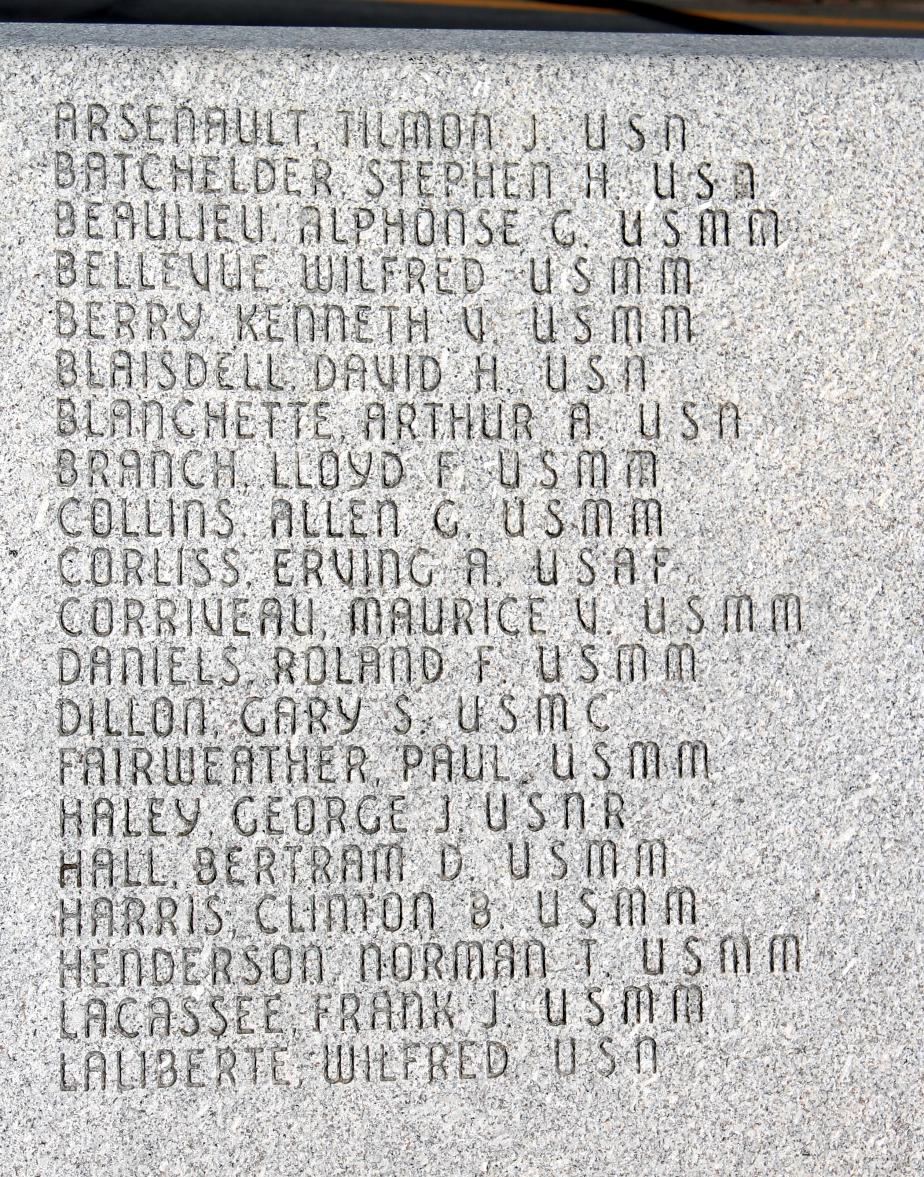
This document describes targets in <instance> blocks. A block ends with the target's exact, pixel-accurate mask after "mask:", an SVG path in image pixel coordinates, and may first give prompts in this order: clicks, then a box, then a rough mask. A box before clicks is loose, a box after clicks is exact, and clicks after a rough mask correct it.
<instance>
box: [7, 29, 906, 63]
mask: <svg viewBox="0 0 924 1177" xmlns="http://www.w3.org/2000/svg"><path fill="white" fill-rule="evenodd" d="M0 46H4V47H11V48H14V47H15V48H29V47H36V48H60V49H67V48H76V47H79V46H87V47H93V46H111V47H119V48H127V49H168V48H190V49H204V50H209V49H233V50H245V51H246V50H251V49H252V50H261V49H297V50H309V51H310V50H317V51H319V52H320V51H325V50H334V51H340V52H366V53H376V52H399V53H400V52H406V53H419V52H421V51H426V52H428V53H472V52H474V53H498V54H504V53H527V54H544V53H552V54H557V55H562V54H594V55H596V54H603V55H610V56H623V55H643V56H658V57H661V56H676V55H684V56H689V55H693V56H697V55H699V56H709V57H793V56H797V57H812V58H828V59H854V58H871V59H875V58H879V59H883V60H903V59H912V60H915V59H919V58H924V38H919V37H787V36H784V37H776V36H738V35H734V36H714V35H702V36H700V35H691V34H688V33H598V32H557V31H548V30H498V29H404V28H324V27H289V26H251V25H168V24H164V25H143V24H123V25H107V24H71V23H61V24H50V23H38V22H31V21H23V22H13V23H3V22H0Z"/></svg>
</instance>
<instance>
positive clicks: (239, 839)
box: [48, 97, 811, 1093]
mask: <svg viewBox="0 0 924 1177" xmlns="http://www.w3.org/2000/svg"><path fill="white" fill-rule="evenodd" d="M48 121H49V141H50V150H49V161H50V177H51V186H52V188H53V194H52V198H51V200H50V202H49V208H50V214H49V228H50V233H51V236H52V237H53V242H54V244H53V251H52V252H51V255H50V259H51V268H50V276H51V282H50V288H51V290H52V300H53V305H52V306H51V307H50V322H51V324H52V331H53V336H54V374H55V382H56V389H55V403H56V408H55V417H54V432H55V436H54V443H55V461H54V478H55V508H54V509H55V512H56V519H55V535H56V544H57V552H56V556H57V583H56V584H55V586H54V593H53V596H54V601H53V609H54V615H55V618H56V622H55V624H56V627H57V636H58V649H57V660H56V666H55V667H54V674H55V685H56V695H57V710H56V715H55V718H54V723H55V725H56V733H57V735H56V745H57V746H56V750H55V762H54V765H53V768H52V769H51V771H52V772H53V773H54V780H55V796H56V805H55V816H54V820H55V822H56V833H57V836H58V839H59V854H58V857H57V860H56V863H55V871H56V877H55V880H54V883H55V886H56V889H57V894H56V898H55V917H56V921H55V926H56V935H57V939H58V951H59V959H58V962H57V984H58V995H57V999H58V1006H59V1014H58V1032H59V1037H60V1072H59V1076H58V1081H59V1084H60V1087H61V1088H62V1089H63V1090H66V1091H72V1092H77V1093H79V1092H84V1091H98V1090H106V1091H110V1092H114V1093H115V1092H119V1091H129V1090H137V1089H139V1088H152V1087H156V1088H197V1087H198V1088H208V1087H213V1088H214V1087H218V1088H248V1087H254V1086H261V1087H263V1086H271V1085H279V1086H287V1087H297V1086H302V1085H310V1084H362V1083H399V1082H401V1083H404V1082H407V1083H417V1084H424V1085H426V1084H451V1083H460V1082H465V1081H469V1080H487V1081H491V1082H495V1083H515V1082H517V1081H519V1080H521V1079H522V1078H524V1077H526V1076H530V1075H534V1074H535V1073H536V1072H537V1071H538V1072H544V1073H547V1074H549V1075H550V1076H553V1077H554V1078H555V1079H557V1080H560V1081H561V1082H568V1081H573V1080H574V1078H575V1077H589V1078H592V1079H593V1081H595V1082H601V1083H603V1082H607V1081H619V1080H621V1079H622V1080H625V1079H627V1078H628V1079H632V1078H633V1077H635V1079H636V1080H637V1078H638V1076H640V1075H644V1076H648V1075H657V1073H658V1072H659V1070H661V1069H663V1068H664V1067H666V1066H670V1065H672V1059H673V1056H674V1054H675V1053H676V1047H677V1044H678V1043H681V1042H685V1041H686V1040H687V1039H696V1038H697V1036H699V1035H702V1034H703V1033H705V1032H706V1031H707V1030H708V1026H709V1021H710V1016H711V1014H712V1010H713V1006H714V1004H715V1000H718V999H719V998H720V997H721V994H722V992H723V987H724V991H727V990H729V989H731V988H732V987H735V986H740V985H742V984H751V983H752V982H753V983H755V984H760V985H766V986H774V985H781V984H797V983H798V981H799V978H800V976H801V975H802V973H803V972H804V971H805V970H806V969H807V968H808V966H809V962H808V961H807V960H806V959H805V946H804V944H802V943H801V941H800V937H799V935H798V934H797V932H796V930H794V929H793V928H790V927H789V926H787V925H785V924H784V925H780V926H775V927H772V928H763V927H759V926H755V927H746V928H742V927H734V928H724V929H723V928H713V927H711V926H710V925H709V922H708V919H706V920H705V921H704V916H707V914H708V909H709V896H708V894H701V893H700V890H701V888H699V886H697V887H694V886H693V885H691V884H690V882H689V880H688V878H687V876H686V873H685V871H686V870H687V869H688V859H687V856H686V853H685V849H684V846H683V845H682V844H681V843H678V841H677V839H675V838H673V837H668V836H666V835H665V833H664V831H663V829H661V828H658V826H657V824H656V821H655V819H654V818H653V816H652V809H651V807H650V805H649V804H648V799H649V798H650V797H651V796H652V794H653V792H655V791H657V794H658V796H659V797H660V798H661V804H662V806H665V807H667V808H669V806H670V799H671V796H672V793H675V792H676V793H678V794H679V792H680V791H682V790H690V789H694V790H700V791H702V793H703V795H707V794H708V789H709V781H710V774H714V773H715V772H717V771H719V770H721V768H722V767H723V766H722V765H720V764H719V763H718V761H717V756H718V752H717V750H716V749H715V748H714V747H712V746H710V739H709V738H708V737H707V735H706V734H704V732H703V731H702V730H701V723H700V719H701V715H702V707H701V697H702V693H703V691H704V690H705V689H706V687H707V685H708V680H709V672H710V657H711V656H712V654H713V652H714V651H716V650H718V649H719V648H720V647H721V648H722V649H724V650H726V651H727V650H729V649H731V650H735V649H744V648H747V650H748V651H749V656H750V657H752V658H761V657H764V656H768V655H769V656H772V657H774V658H782V659H784V660H785V659H786V658H791V657H798V656H799V647H800V642H801V640H802V635H803V633H804V632H805V631H807V630H808V629H809V628H810V620H811V615H810V610H809V608H808V605H807V603H806V602H805V601H804V600H803V599H802V597H801V596H800V594H799V592H798V586H797V585H794V584H791V583H782V584H775V585H772V586H770V588H769V589H768V588H767V586H766V585H764V584H761V585H760V586H758V587H755V586H752V585H749V584H747V583H742V578H741V574H740V572H739V571H738V570H737V569H736V568H735V566H734V564H733V563H731V564H729V567H728V569H727V583H726V584H724V585H720V586H718V587H717V586H716V585H714V584H713V583H709V584H708V585H704V586H703V587H700V586H699V585H698V584H697V554H698V553H701V552H702V550H703V546H704V545H705V544H707V543H708V542H709V541H708V538H706V539H704V538H702V537H701V536H697V535H696V534H694V533H693V532H692V531H691V529H690V528H689V527H688V526H685V525H684V524H683V523H682V522H681V523H680V524H678V522H677V520H681V521H682V520H683V518H684V516H683V513H682V512H681V510H680V509H679V508H680V505H681V504H682V503H683V502H684V500H685V499H686V497H687V496H688V495H690V494H691V487H690V478H691V474H690V470H692V469H694V465H693V457H692V455H698V454H702V453H704V452H705V453H707V454H709V455H711V460H712V461H714V462H715V463H717V464H718V466H719V468H721V466H722V464H723V463H727V462H730V461H732V460H733V456H734V455H736V454H737V452H739V451H740V450H741V449H742V448H745V447H747V446H748V444H749V441H751V440H753V434H752V433H751V432H749V430H750V429H751V424H750V421H749V415H748V407H749V397H750V395H751V393H750V390H748V389H723V388H720V387H709V386H708V385H703V386H702V392H701V394H698V395H696V396H695V397H694V396H690V397H687V396H685V395H679V394H678V391H677V389H678V387H679V385H678V384H677V382H676V381H675V380H674V379H673V375H674V373H675V372H677V371H679V370H681V369H682V368H684V367H686V369H687V370H689V369H690V367H691V365H692V366H694V367H695V362H696V356H697V354H698V352H699V349H701V348H702V347H704V346H708V345H709V344H710V343H712V344H713V345H714V344H715V343H716V342H717V341H720V337H721V331H722V325H721V322H720V321H718V319H717V317H716V316H715V315H714V314H710V313H709V311H708V309H707V308H705V307H704V306H703V305H702V304H701V303H700V300H699V298H698V294H699V291H700V290H701V289H702V276H703V274H704V273H705V272H706V271H707V270H708V268H709V267H710V266H715V265H721V264H722V263H723V259H727V258H734V262H735V265H737V266H739V267H745V268H746V267H752V266H753V267H760V266H762V265H766V264H767V259H768V258H769V257H772V256H773V255H775V254H776V253H777V252H778V251H779V250H780V249H781V247H782V246H783V245H784V244H785V240H786V234H787V215H786V209H785V207H782V206H779V205H778V204H777V202H776V201H774V200H771V199H770V198H769V197H768V196H765V194H764V193H763V190H762V177H761V176H760V174H759V169H758V168H757V167H756V166H755V165H754V164H753V163H752V162H751V161H750V160H748V159H747V158H745V157H739V156H737V155H730V154H726V155H720V154H719V153H716V152H715V151H709V152H708V153H707V152H706V151H705V150H704V149H700V148H698V146H697V142H698V136H699V127H698V125H697V121H696V118H695V116H694V115H691V114H690V113H689V112H685V111H682V110H679V111H678V110H667V109H662V110H647V111H645V112H642V113H639V112H635V111H632V110H631V109H628V108H627V109H625V110H619V109H616V108H613V109H607V110H599V109H595V110H588V111H587V112H582V113H579V114H577V113H576V114H572V115H570V116H569V117H568V118H567V119H565V118H557V119H555V118H552V117H551V116H549V117H544V116H542V115H535V116H534V115H529V114H524V113H520V114H517V113H516V112H511V111H504V112H502V111H499V110H495V109H484V110H481V109H474V108H473V109H470V110H465V111H463V110H456V111H436V110H422V109H414V110H410V109H409V110H400V109H388V110H373V109H366V110H353V109H349V110H337V109H334V108H330V109H324V110H321V111H318V110H313V109H312V110H308V109H278V110H269V109H253V108H243V107H240V108H238V107H229V108H218V107H204V106H196V105H195V104H189V105H187V104H177V105H170V104H166V103H162V102H161V103H158V102H154V101H149V102H148V101H143V100H138V101H136V102H128V103H124V104H122V105H119V106H115V107H114V106H104V105H101V104H99V103H86V102H78V101H74V100H70V99H68V98H66V97H62V98H61V99H60V100H59V101H58V102H57V103H55V104H54V105H53V106H52V108H51V109H50V110H49V112H48ZM687 455H690V458H689V462H688V461H687Z"/></svg>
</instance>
